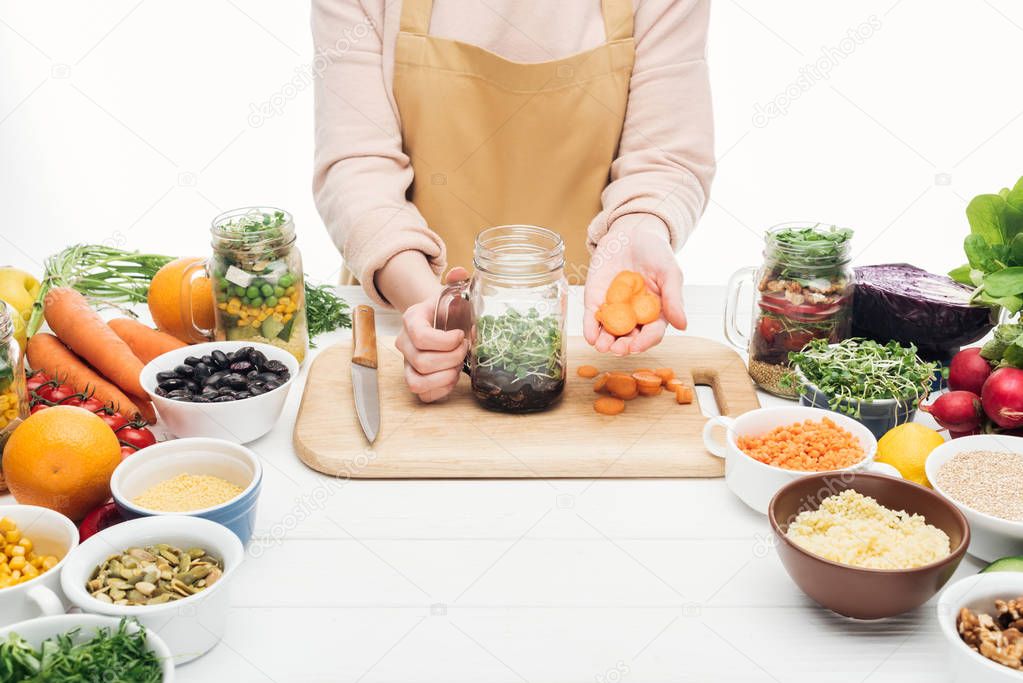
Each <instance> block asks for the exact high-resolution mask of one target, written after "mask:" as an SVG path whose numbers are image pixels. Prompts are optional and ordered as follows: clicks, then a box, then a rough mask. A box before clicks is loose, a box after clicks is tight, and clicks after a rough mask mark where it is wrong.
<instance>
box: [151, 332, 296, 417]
mask: <svg viewBox="0 0 1023 683" xmlns="http://www.w3.org/2000/svg"><path fill="white" fill-rule="evenodd" d="M289 379H291V373H290V372H289V371H288V366H286V365H285V364H284V363H282V362H280V361H277V360H267V357H266V356H265V355H263V353H262V352H261V351H258V350H257V349H254V348H253V347H251V346H246V347H243V348H240V349H238V350H237V351H231V352H226V353H225V352H224V351H221V350H219V349H217V350H215V351H213V352H212V353H210V354H208V355H206V356H203V357H201V358H197V357H196V356H189V357H188V358H186V359H185V361H184V363H182V364H181V365H178V366H176V367H174V368H173V369H171V370H166V371H163V372H158V373H156V382H157V387H156V394H157V395H158V396H163V397H165V398H169V399H172V400H175V401H185V402H188V403H226V402H228V401H240V400H243V399H246V398H250V397H252V396H259V395H261V394H265V393H266V392H268V391H273V390H274V389H276V388H278V387H280V386H281V385H283V384H284V383H285V382H287V381H288V380H289Z"/></svg>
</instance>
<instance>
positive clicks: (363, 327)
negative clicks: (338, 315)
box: [352, 305, 377, 368]
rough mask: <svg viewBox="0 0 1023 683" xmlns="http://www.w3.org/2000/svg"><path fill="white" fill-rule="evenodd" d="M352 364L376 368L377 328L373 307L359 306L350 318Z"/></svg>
mask: <svg viewBox="0 0 1023 683" xmlns="http://www.w3.org/2000/svg"><path fill="white" fill-rule="evenodd" d="M352 340H353V345H352V362H353V363H355V364H356V365H361V366H363V367H367V368H375V367H376V366H377V328H376V319H375V318H374V316H373V307H372V306H365V305H359V306H356V307H355V315H353V316H352Z"/></svg>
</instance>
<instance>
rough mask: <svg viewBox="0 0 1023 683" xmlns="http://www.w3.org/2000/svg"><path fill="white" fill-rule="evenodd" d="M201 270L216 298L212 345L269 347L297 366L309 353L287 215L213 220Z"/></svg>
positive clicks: (272, 212)
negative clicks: (214, 341) (208, 256)
mask: <svg viewBox="0 0 1023 683" xmlns="http://www.w3.org/2000/svg"><path fill="white" fill-rule="evenodd" d="M211 233H212V236H213V258H212V259H211V260H210V262H209V264H208V266H207V268H208V270H209V274H210V277H211V279H212V283H213V292H214V296H215V297H216V330H215V333H214V337H215V338H216V339H218V340H223V339H226V340H231V341H235V340H243V341H256V342H263V343H266V344H273V345H274V346H279V347H280V348H283V349H286V350H287V351H290V352H291V354H292V355H294V356H295V358H296V359H298V361H299V362H300V363H301V362H302V360H303V359H304V358H305V354H306V352H307V351H308V349H309V330H308V325H307V322H306V314H305V287H304V279H303V276H302V255H301V254H300V253H299V250H298V248H297V247H296V246H295V224H294V222H293V221H292V218H291V214H289V213H287V212H286V211H281V210H280V209H275V208H271V207H249V208H244V209H235V210H233V211H228V212H226V213H223V214H221V215H219V216H217V217H216V218H215V219H213V227H212V229H211Z"/></svg>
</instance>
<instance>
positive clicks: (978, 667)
mask: <svg viewBox="0 0 1023 683" xmlns="http://www.w3.org/2000/svg"><path fill="white" fill-rule="evenodd" d="M964 438H965V437H964ZM1020 596H1023V573H1021V572H991V573H988V574H974V575H973V576H967V577H966V578H963V579H960V580H958V581H956V582H954V583H950V584H949V585H948V586H947V587H946V588H945V590H944V591H942V593H941V595H940V596H939V597H938V604H937V607H936V610H937V613H938V628H939V629H940V630H941V635H942V636H944V638H945V640H946V641H948V645H947V647H945V648H944V649H945V652H946V656H947V657H948V665H949V666H948V668H949V673H950V678H949V679H948V680H949V681H951V682H952V683H1019V682H1020V681H1021V680H1023V673H1020V672H1019V671H1017V670H1015V669H1010V668H1009V667H1007V666H1003V665H1001V664H998V663H997V662H993V661H991V660H990V659H988V658H987V657H985V656H984V655H982V654H980V653H979V652H974V651H973V649H972V648H971V647H970V646H969V645H967V644H966V643H964V642H963V639H962V638H960V637H959V631H958V628H957V625H956V620H957V618H958V616H959V610H960V609H962V608H963V607H966V608H969V609H970V610H972V611H973V612H975V613H978V614H983V613H987V614H991V615H994V614H995V600H996V599H997V600H1011V599H1015V598H1019V597H1020Z"/></svg>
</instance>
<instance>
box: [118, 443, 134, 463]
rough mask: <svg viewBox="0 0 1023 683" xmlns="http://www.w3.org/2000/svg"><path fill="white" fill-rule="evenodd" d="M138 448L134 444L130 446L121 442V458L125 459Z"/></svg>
mask: <svg viewBox="0 0 1023 683" xmlns="http://www.w3.org/2000/svg"><path fill="white" fill-rule="evenodd" d="M137 450H138V449H137V448H135V447H134V446H129V445H128V444H121V460H124V459H125V458H127V457H128V456H129V455H132V454H134V453H135V451H137Z"/></svg>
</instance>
